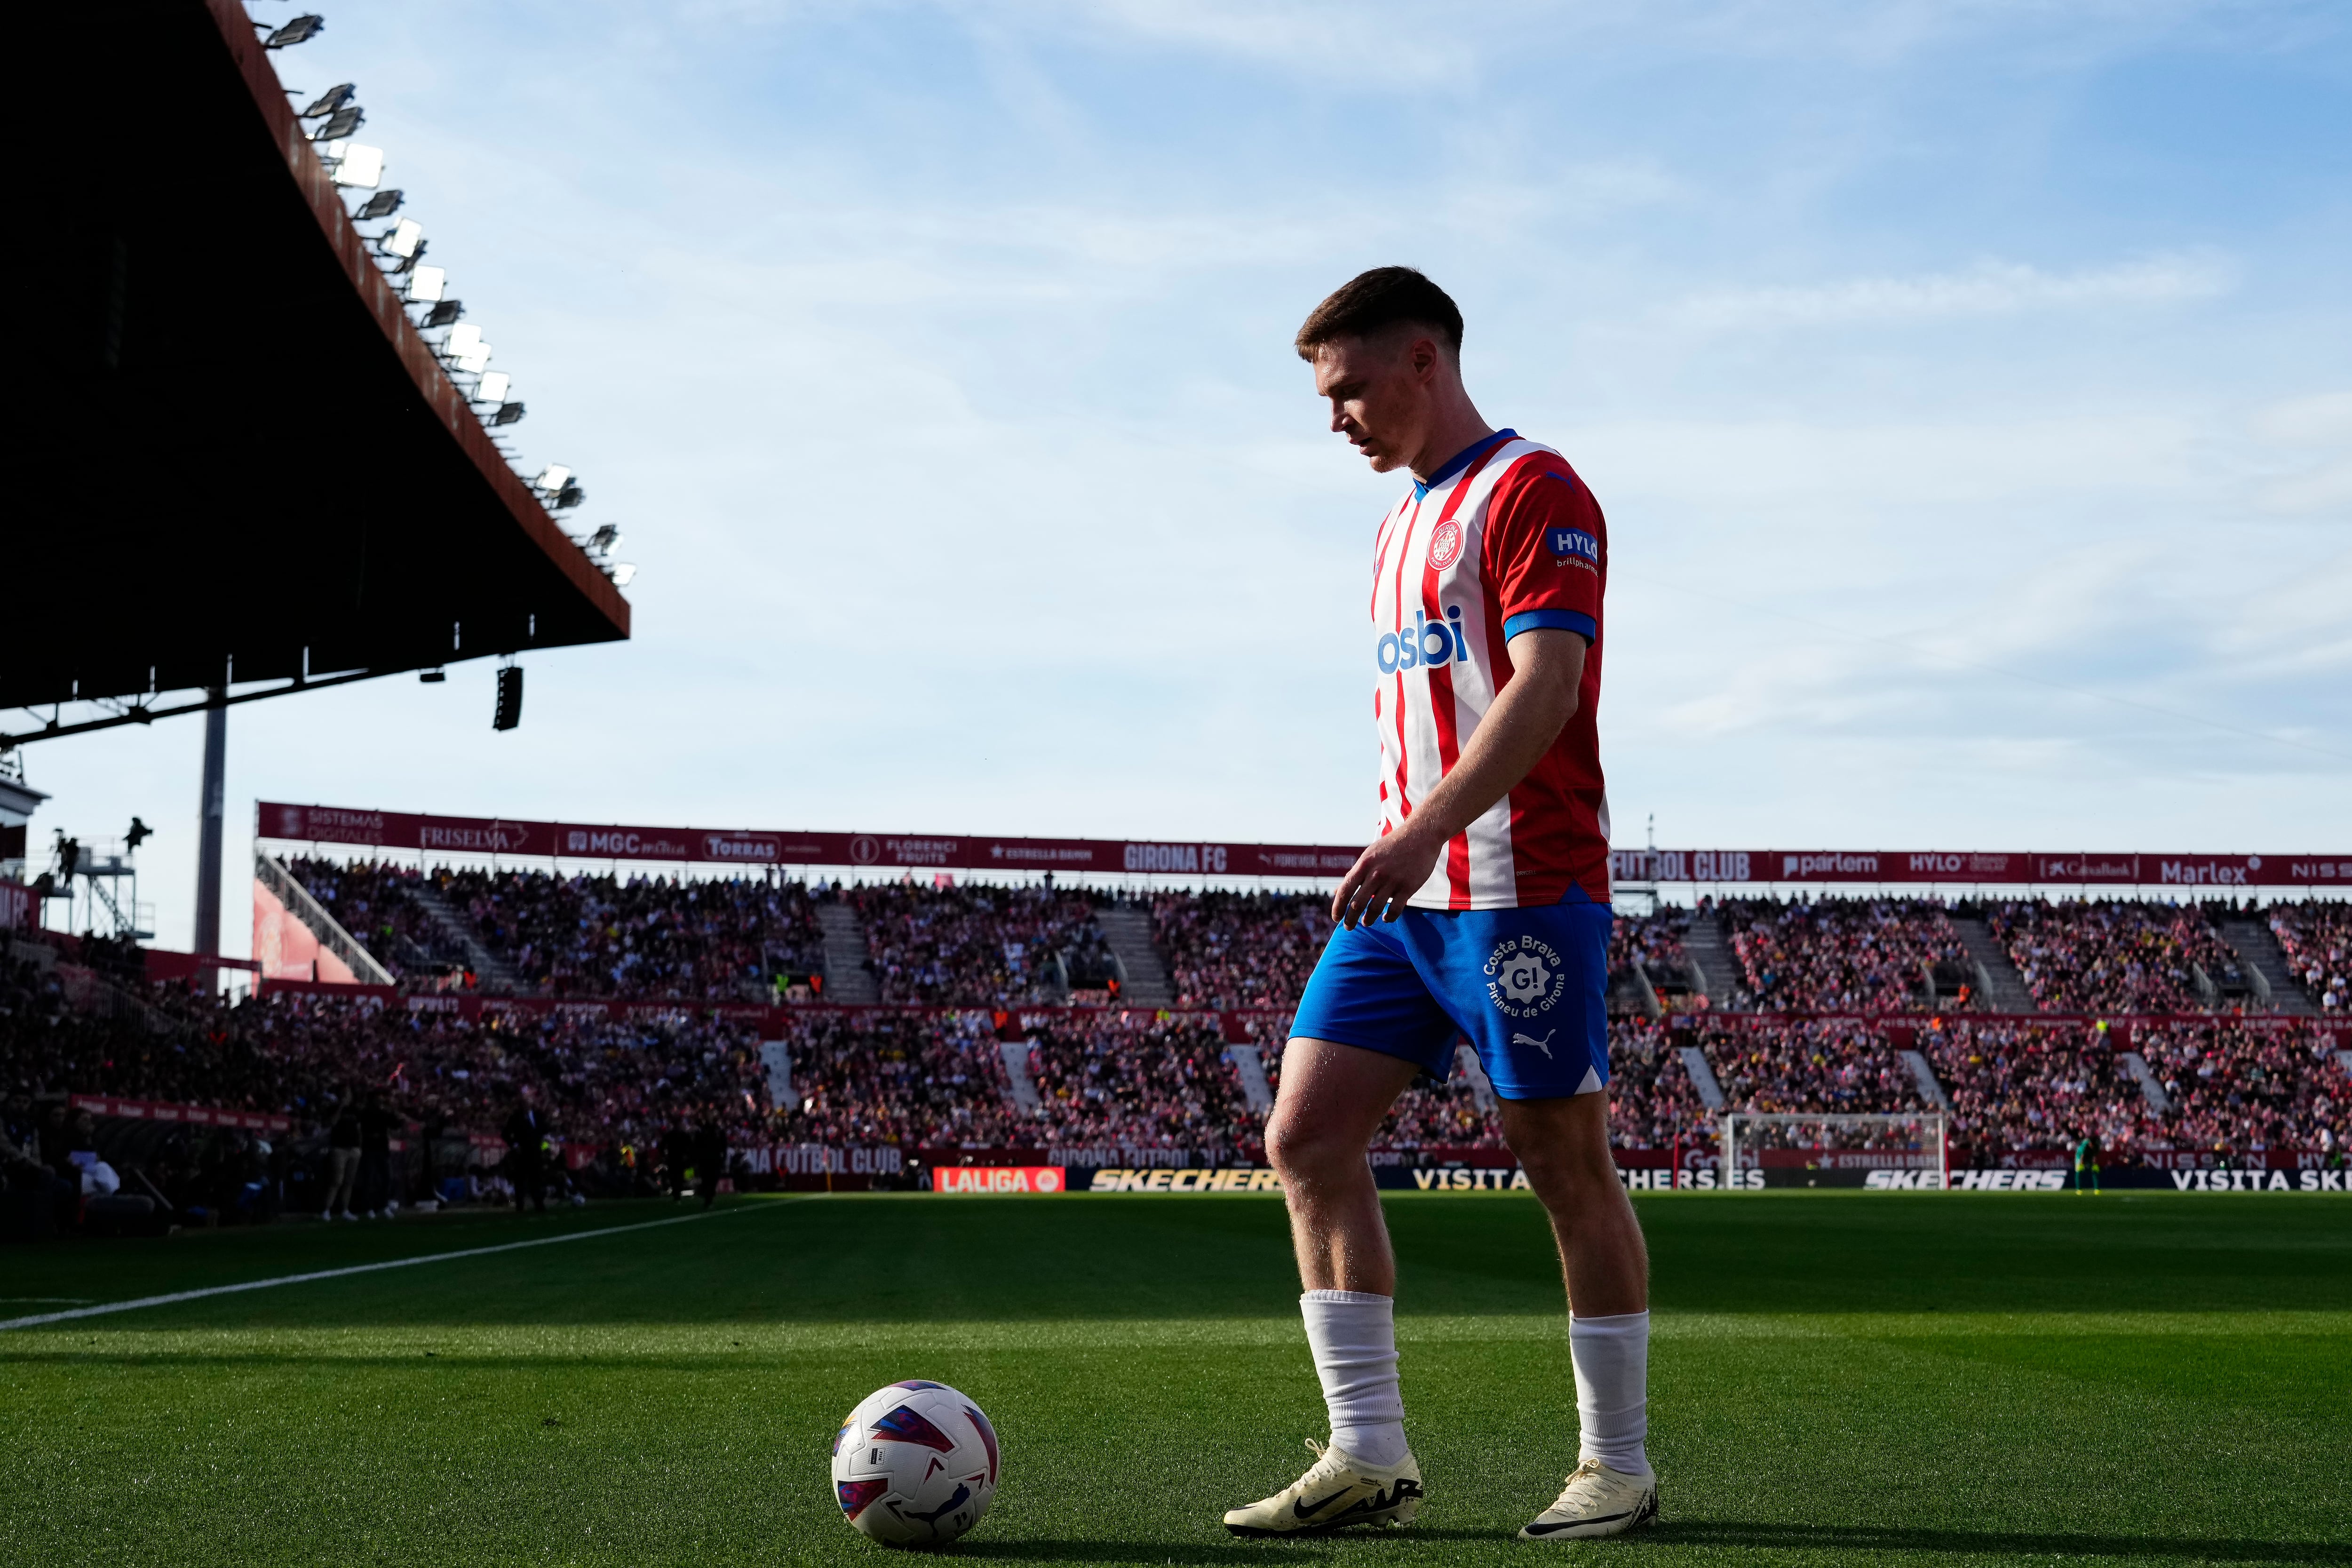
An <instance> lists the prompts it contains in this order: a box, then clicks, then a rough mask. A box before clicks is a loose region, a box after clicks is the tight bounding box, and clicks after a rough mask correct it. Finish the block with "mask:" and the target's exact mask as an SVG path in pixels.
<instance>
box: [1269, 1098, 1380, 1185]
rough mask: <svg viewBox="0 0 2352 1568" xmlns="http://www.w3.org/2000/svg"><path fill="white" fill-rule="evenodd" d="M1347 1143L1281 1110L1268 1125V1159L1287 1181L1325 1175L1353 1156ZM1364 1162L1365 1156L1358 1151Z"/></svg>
mask: <svg viewBox="0 0 2352 1568" xmlns="http://www.w3.org/2000/svg"><path fill="white" fill-rule="evenodd" d="M1345 1145H1346V1141H1345V1140H1344V1139H1339V1138H1335V1137H1333V1136H1332V1135H1331V1133H1330V1132H1329V1131H1328V1129H1325V1128H1321V1127H1318V1126H1317V1125H1316V1124H1315V1123H1314V1122H1313V1121H1308V1120H1305V1119H1302V1118H1297V1117H1292V1116H1286V1115H1285V1114H1283V1112H1282V1111H1281V1110H1279V1109H1277V1110H1276V1112H1275V1114H1274V1115H1273V1117H1272V1118H1270V1119H1269V1120H1268V1121H1267V1122H1266V1124H1265V1159H1266V1163H1268V1164H1270V1165H1272V1166H1273V1167H1274V1168H1275V1170H1276V1171H1277V1172H1279V1173H1281V1174H1282V1175H1283V1176H1284V1177H1285V1178H1286V1179H1292V1178H1306V1179H1309V1180H1311V1179H1313V1178H1314V1177H1316V1176H1319V1175H1321V1174H1323V1173H1325V1172H1326V1171H1327V1170H1328V1169H1330V1168H1332V1167H1333V1166H1334V1165H1335V1164H1337V1163H1341V1162H1344V1161H1345V1160H1346V1159H1347V1158H1348V1155H1349V1150H1348V1149H1347V1147H1346V1146H1345ZM1355 1154H1356V1157H1357V1158H1358V1159H1361V1158H1362V1157H1363V1152H1362V1151H1361V1150H1357V1151H1356V1152H1355Z"/></svg>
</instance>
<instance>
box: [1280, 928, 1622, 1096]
mask: <svg viewBox="0 0 2352 1568" xmlns="http://www.w3.org/2000/svg"><path fill="white" fill-rule="evenodd" d="M1569 897H1570V898H1571V899H1575V900H1579V901H1578V902H1575V903H1560V904H1547V905H1543V906H1540V907H1538V908H1535V909H1526V910H1406V911H1405V912H1404V914H1403V915H1402V917H1401V918H1400V919H1398V920H1396V921H1376V922H1370V923H1367V924H1364V925H1360V926H1356V927H1354V928H1353V929H1350V928H1349V927H1346V926H1342V927H1340V928H1339V930H1337V931H1333V932H1332V933H1331V941H1330V943H1329V944H1328V946H1326V947H1325V948H1324V949H1323V956H1322V958H1321V959H1320V960H1318V962H1317V963H1316V965H1315V973H1314V974H1313V975H1312V976H1310V977H1309V978H1308V980H1307V992H1306V994H1305V995H1303V996H1301V997H1300V998H1299V999H1298V1016H1297V1019H1296V1020H1294V1021H1293V1022H1292V1024H1291V1026H1290V1037H1291V1038H1293V1039H1310V1040H1331V1041H1334V1042H1336V1043H1337V1044H1339V1045H1343V1046H1360V1047H1363V1048H1364V1049H1365V1050H1368V1051H1379V1052H1381V1053H1382V1054H1383V1055H1386V1056H1391V1057H1402V1058H1404V1059H1405V1060H1406V1061H1409V1062H1412V1063H1414V1064H1416V1065H1417V1066H1419V1067H1420V1068H1421V1069H1422V1070H1423V1072H1426V1073H1427V1074H1429V1076H1430V1077H1432V1078H1433V1079H1438V1080H1440V1081H1441V1082H1442V1081H1444V1079H1445V1077H1446V1075H1447V1074H1449V1073H1450V1072H1452V1071H1453V1070H1454V1041H1455V1040H1457V1039H1459V1038H1462V1037H1468V1039H1469V1041H1470V1044H1471V1046H1472V1047H1474V1048H1475V1049H1476V1051H1477V1053H1478V1061H1479V1064H1480V1065H1481V1066H1483V1067H1484V1068H1486V1077H1487V1078H1488V1079H1491V1080H1492V1081H1493V1083H1494V1085H1495V1092H1496V1094H1499V1095H1501V1096H1502V1097H1503V1098H1504V1099H1506V1100H1556V1099H1559V1098H1562V1097H1564V1096H1567V1095H1572V1094H1590V1093H1591V1092H1593V1091H1594V1090H1595V1089H1601V1088H1602V1087H1603V1086H1605V1085H1606V1084H1607V1083H1608V1082H1609V1006H1608V993H1609V928H1610V925H1611V922H1612V918H1613V917H1612V914H1611V911H1610V908H1609V906H1608V905H1607V904H1596V903H1593V902H1591V900H1588V899H1586V898H1585V897H1584V895H1583V894H1581V893H1578V892H1571V893H1570V895H1569Z"/></svg>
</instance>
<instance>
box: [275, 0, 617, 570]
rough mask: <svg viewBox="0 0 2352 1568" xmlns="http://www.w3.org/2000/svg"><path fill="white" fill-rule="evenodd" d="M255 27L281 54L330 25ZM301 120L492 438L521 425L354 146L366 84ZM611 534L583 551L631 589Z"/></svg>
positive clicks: (576, 492) (514, 405)
mask: <svg viewBox="0 0 2352 1568" xmlns="http://www.w3.org/2000/svg"><path fill="white" fill-rule="evenodd" d="M254 26H256V27H257V28H259V29H260V30H261V31H262V32H263V33H265V34H266V35H267V38H266V40H265V41H266V43H267V46H268V47H270V48H273V49H276V48H283V47H287V46H288V45H290V44H299V43H302V42H304V41H306V40H308V39H310V38H311V37H316V36H317V35H318V33H319V32H320V30H321V29H322V28H324V27H325V26H326V22H325V19H324V18H322V17H320V16H313V15H310V14H307V13H306V14H304V15H302V16H297V17H295V18H294V19H293V20H291V21H289V22H287V23H285V24H283V25H282V26H278V27H277V28H275V29H272V28H271V27H270V26H269V25H268V23H263V22H257V23H255V24H254ZM295 118H296V119H297V120H298V121H300V122H302V123H303V124H304V125H305V126H306V127H307V129H306V132H305V134H306V135H307V136H308V137H309V139H310V143H311V145H312V147H313V148H315V149H316V150H317V152H318V153H319V156H320V161H321V162H322V163H324V164H325V166H326V169H327V174H328V177H329V178H330V179H331V180H332V181H333V182H334V183H335V184H337V185H339V186H341V187H344V188H346V189H350V190H356V191H362V192H366V193H369V194H368V195H366V196H365V197H364V198H363V199H362V200H361V201H360V202H359V203H358V205H356V206H354V207H353V208H352V221H353V222H354V223H383V222H385V221H386V220H390V221H389V226H387V227H385V228H384V229H383V230H382V231H381V232H378V233H376V234H374V235H373V236H371V237H369V238H370V243H371V244H372V245H373V247H374V249H375V251H376V255H377V258H378V264H379V265H380V266H381V267H382V268H383V270H384V272H385V273H386V274H387V275H388V276H390V277H392V278H394V279H399V280H401V281H400V283H399V284H398V287H400V289H401V293H402V297H403V300H404V302H405V303H406V304H409V305H415V306H422V307H423V310H421V312H420V313H419V315H418V317H417V319H416V325H417V329H418V330H419V331H446V336H445V337H443V338H442V340H441V341H440V342H439V343H438V344H437V345H436V346H435V347H434V353H435V355H436V357H437V358H438V359H439V360H440V361H441V363H442V364H443V365H444V367H445V368H446V370H447V371H448V373H449V375H450V379H451V381H452V383H453V384H456V385H457V386H458V388H459V390H460V391H463V392H465V395H466V400H467V403H468V404H469V405H472V406H473V407H474V408H475V409H476V410H478V413H479V416H480V417H481V418H482V421H483V423H484V425H485V426H487V427H488V428H489V429H490V430H493V431H497V430H503V429H505V428H507V427H508V426H512V425H516V424H519V423H520V422H521V420H522V417H523V415H524V414H525V412H526V409H525V406H524V405H523V404H522V403H521V402H520V401H519V400H517V399H516V398H514V397H513V396H512V395H511V394H512V393H513V391H514V378H513V377H512V376H510V375H509V374H506V373H505V372H504V371H493V370H491V369H490V368H489V364H490V355H491V349H490V345H489V344H488V343H487V342H483V341H482V330H481V329H480V328H479V327H478V326H475V325H473V324H472V323H470V322H467V321H464V320H463V319H462V318H463V317H464V315H465V305H464V303H463V302H462V301H460V300H456V299H453V298H451V297H450V294H449V277H448V274H447V272H446V271H445V270H444V269H443V268H438V267H427V266H425V265H423V262H424V258H425V249H426V247H427V244H428V242H427V241H426V239H425V226H424V225H422V224H420V223H418V222H417V221H416V220H415V218H413V217H405V216H399V215H400V209H401V207H402V205H404V203H405V201H406V195H405V193H404V192H402V191H400V190H397V189H394V190H383V189H380V188H379V187H381V186H382V184H383V162H384V154H383V148H381V147H373V146H368V145H365V144H363V143H361V142H353V141H352V132H356V131H358V130H359V128H360V127H361V126H362V125H363V124H364V123H366V121H367V111H366V110H364V109H362V107H361V106H360V102H359V84H358V83H356V82H348V81H344V82H337V83H336V84H335V85H334V86H333V87H331V88H329V89H327V90H326V91H324V92H322V93H320V94H319V95H318V96H317V97H316V98H314V99H312V100H310V103H309V104H308V105H306V106H305V107H304V108H303V109H302V110H300V111H299V112H298V113H297V114H296V116H295ZM428 341H429V340H428ZM468 380H470V381H471V388H470V390H468V389H467V381H468ZM494 439H495V437H494ZM499 450H500V451H501V452H503V453H505V454H506V456H507V458H508V460H509V462H515V461H516V458H515V454H514V452H513V451H512V449H511V448H509V447H507V446H505V445H504V444H503V443H499ZM519 467H520V465H518V468H519ZM531 488H532V489H533V490H534V491H535V492H537V494H538V495H539V497H540V499H541V502H542V503H543V504H545V505H546V506H548V507H549V508H551V509H552V510H571V509H572V508H573V507H577V506H579V505H580V504H581V503H582V502H583V501H585V500H587V499H588V496H587V492H586V491H585V490H583V489H581V488H580V487H579V485H578V484H577V483H576V482H574V481H573V479H572V472H571V470H570V469H568V468H562V467H561V466H551V467H550V468H547V469H545V470H544V471H543V472H542V473H541V475H540V477H539V478H538V479H534V480H532V481H531ZM608 533H609V534H610V535H611V542H610V543H609V544H607V545H606V546H604V548H602V549H590V548H589V546H588V545H586V544H585V543H583V544H582V548H583V550H584V551H587V552H588V555H589V559H590V560H591V561H593V563H595V565H596V567H597V569H598V570H599V571H601V572H603V573H604V575H605V576H607V577H608V578H610V579H612V581H613V582H614V584H617V585H620V586H626V585H627V584H628V583H629V581H630V579H631V578H633V577H635V575H636V570H637V569H636V568H635V566H634V565H631V564H629V563H626V562H615V561H614V560H613V559H612V555H613V552H614V550H616V549H618V548H619V539H620V533H619V531H618V530H617V529H614V528H613V527H612V526H611V525H610V524H607V525H606V526H605V527H604V528H603V529H600V530H598V531H597V533H596V535H595V536H594V537H598V538H602V537H604V535H605V534H608ZM575 542H578V541H577V540H575Z"/></svg>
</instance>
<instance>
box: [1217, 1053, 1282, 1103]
mask: <svg viewBox="0 0 2352 1568" xmlns="http://www.w3.org/2000/svg"><path fill="white" fill-rule="evenodd" d="M1225 1057H1226V1059H1227V1060H1229V1061H1231V1062H1232V1063H1233V1064H1234V1077H1235V1078H1238V1079H1241V1080H1242V1098H1243V1099H1244V1100H1247V1101H1248V1102H1249V1108H1250V1110H1251V1111H1252V1113H1253V1114H1255V1115H1258V1116H1266V1115H1270V1114H1271V1113H1272V1112H1273V1110H1274V1086H1273V1085H1272V1084H1269V1083H1267V1082H1266V1081H1265V1058H1264V1057H1262V1056H1260V1055H1258V1054H1257V1047H1255V1046H1227V1047H1225Z"/></svg>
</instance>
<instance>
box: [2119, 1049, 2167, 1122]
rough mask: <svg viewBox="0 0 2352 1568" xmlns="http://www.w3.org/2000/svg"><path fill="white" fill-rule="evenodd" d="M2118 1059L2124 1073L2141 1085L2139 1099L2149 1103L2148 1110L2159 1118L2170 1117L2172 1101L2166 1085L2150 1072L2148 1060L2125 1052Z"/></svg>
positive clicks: (2133, 1053) (2136, 1053)
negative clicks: (2165, 1090)
mask: <svg viewBox="0 0 2352 1568" xmlns="http://www.w3.org/2000/svg"><path fill="white" fill-rule="evenodd" d="M2116 1060H2117V1061H2119V1062H2121V1063H2122V1064H2123V1068H2124V1071H2126V1072H2127V1073H2129V1074H2131V1079H2132V1081H2133V1082H2134V1083H2136V1084H2137V1085H2139V1097H2140V1098H2141V1099H2142V1100H2147V1106H2148V1109H2149V1110H2153V1111H2155V1112H2156V1113H2157V1114H2158V1116H2165V1115H2169V1114H2170V1113H2171V1110H2172V1099H2171V1097H2170V1096H2169V1095H2168V1094H2166V1093H2165V1092H2164V1085H2162V1084H2160V1083H2158V1082H2157V1081H2156V1074H2154V1073H2152V1072H2150V1071H2149V1070H2148V1067H2147V1058H2146V1057H2144V1056H2142V1055H2140V1054H2139V1053H2138V1052H2137V1051H2124V1052H2120V1053H2118V1054H2117V1056H2116Z"/></svg>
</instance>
